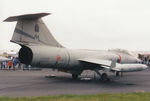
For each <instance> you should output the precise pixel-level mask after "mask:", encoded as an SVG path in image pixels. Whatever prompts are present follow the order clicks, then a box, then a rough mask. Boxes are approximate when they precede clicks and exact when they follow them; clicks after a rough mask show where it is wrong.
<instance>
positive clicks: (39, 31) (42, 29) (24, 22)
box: [4, 13, 63, 47]
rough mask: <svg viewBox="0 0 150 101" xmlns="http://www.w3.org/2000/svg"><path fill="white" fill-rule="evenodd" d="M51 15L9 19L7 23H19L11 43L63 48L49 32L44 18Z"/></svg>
mask: <svg viewBox="0 0 150 101" xmlns="http://www.w3.org/2000/svg"><path fill="white" fill-rule="evenodd" d="M47 15H50V13H36V14H26V15H19V16H11V17H8V18H7V19H6V20H4V21H6V22H12V21H17V25H16V27H15V30H14V33H13V37H12V39H11V42H14V43H17V44H20V45H23V46H26V45H30V44H39V45H48V46H54V47H63V46H62V45H61V44H59V43H58V42H57V41H56V40H55V38H54V37H53V36H52V34H51V32H50V31H49V30H48V28H47V26H46V25H45V23H44V22H43V21H42V19H41V18H42V17H44V16H47Z"/></svg>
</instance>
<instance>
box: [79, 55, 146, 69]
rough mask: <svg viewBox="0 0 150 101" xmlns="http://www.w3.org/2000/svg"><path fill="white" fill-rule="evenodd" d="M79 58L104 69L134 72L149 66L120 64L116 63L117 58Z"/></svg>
mask: <svg viewBox="0 0 150 101" xmlns="http://www.w3.org/2000/svg"><path fill="white" fill-rule="evenodd" d="M78 60H79V61H82V62H86V63H92V64H97V65H100V67H102V68H104V69H109V70H111V71H120V72H134V71H142V70H145V69H146V68H147V66H146V65H144V64H120V63H116V61H115V60H112V61H110V60H102V59H92V58H86V59H78Z"/></svg>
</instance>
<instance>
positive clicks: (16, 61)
mask: <svg viewBox="0 0 150 101" xmlns="http://www.w3.org/2000/svg"><path fill="white" fill-rule="evenodd" d="M13 60H14V61H13V69H14V70H15V68H16V65H17V64H18V63H19V60H18V58H17V57H16V58H14V59H13Z"/></svg>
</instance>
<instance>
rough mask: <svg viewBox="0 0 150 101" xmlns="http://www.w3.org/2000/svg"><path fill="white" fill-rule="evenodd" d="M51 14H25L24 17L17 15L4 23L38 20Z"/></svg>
mask: <svg viewBox="0 0 150 101" xmlns="http://www.w3.org/2000/svg"><path fill="white" fill-rule="evenodd" d="M50 14H51V13H36V14H25V15H19V16H11V17H8V18H7V19H5V20H4V21H5V22H12V21H18V20H22V19H26V20H27V19H29V20H30V19H38V18H41V17H44V16H47V15H50Z"/></svg>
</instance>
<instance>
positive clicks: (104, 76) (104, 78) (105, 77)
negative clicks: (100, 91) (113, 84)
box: [101, 73, 109, 81]
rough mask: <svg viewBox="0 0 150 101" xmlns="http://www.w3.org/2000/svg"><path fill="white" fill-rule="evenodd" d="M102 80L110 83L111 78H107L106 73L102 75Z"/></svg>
mask: <svg viewBox="0 0 150 101" xmlns="http://www.w3.org/2000/svg"><path fill="white" fill-rule="evenodd" d="M101 80H102V81H109V78H108V76H107V74H106V73H102V75H101Z"/></svg>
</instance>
